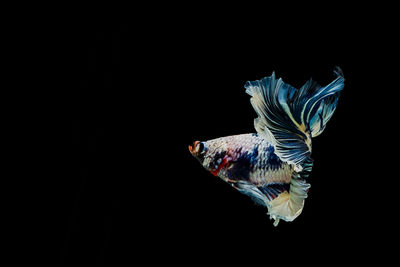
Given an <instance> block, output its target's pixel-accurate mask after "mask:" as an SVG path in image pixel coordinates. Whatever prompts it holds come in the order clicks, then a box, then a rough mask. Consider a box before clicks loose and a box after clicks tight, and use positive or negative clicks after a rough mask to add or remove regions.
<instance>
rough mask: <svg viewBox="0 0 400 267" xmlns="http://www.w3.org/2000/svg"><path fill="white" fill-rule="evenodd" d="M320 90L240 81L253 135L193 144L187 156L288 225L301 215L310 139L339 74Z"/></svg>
mask: <svg viewBox="0 0 400 267" xmlns="http://www.w3.org/2000/svg"><path fill="white" fill-rule="evenodd" d="M334 74H335V79H334V80H333V81H332V82H331V83H329V84H328V85H326V86H320V85H319V84H318V83H317V82H315V81H314V80H312V79H310V80H308V81H307V82H306V83H305V84H304V85H303V86H302V87H300V89H297V88H295V87H293V86H291V85H289V84H287V83H285V82H283V80H282V78H276V77H275V72H273V73H272V75H271V76H268V77H265V78H262V79H260V80H256V81H248V82H246V83H245V86H244V87H245V89H246V93H247V94H248V95H250V102H251V105H252V106H253V108H254V110H255V112H256V114H257V118H255V119H254V128H255V133H246V134H239V135H232V136H226V137H219V138H215V139H212V140H208V141H194V142H193V143H192V144H191V145H189V147H188V148H189V152H190V153H191V154H192V155H193V156H194V157H195V158H196V159H197V160H198V161H199V162H200V164H201V165H202V166H203V167H204V168H205V169H206V170H208V171H209V172H210V173H211V174H212V175H214V176H217V177H219V178H221V179H222V180H223V181H225V182H226V183H228V184H230V185H231V186H232V187H233V188H234V189H236V190H237V191H239V192H240V193H243V194H245V195H247V196H249V197H250V198H251V199H252V200H253V201H254V203H256V204H258V205H261V206H264V207H266V208H267V210H268V212H267V214H268V215H269V217H270V219H271V220H274V222H273V225H274V226H277V225H278V223H279V222H280V220H283V221H286V222H292V221H293V220H294V219H296V218H297V217H298V216H299V215H300V214H301V213H302V211H303V208H304V203H305V199H306V198H307V196H308V193H309V189H310V187H311V185H310V184H309V182H308V180H309V176H310V174H311V171H312V166H313V159H312V158H311V150H312V142H311V140H312V138H314V137H317V136H319V135H320V134H321V133H322V132H323V131H324V129H325V127H326V125H327V122H328V121H329V120H330V118H331V117H332V115H333V113H334V111H335V110H336V107H337V103H338V99H339V97H340V94H341V91H342V90H343V88H344V77H343V72H342V70H341V69H340V68H339V67H336V68H335V70H334Z"/></svg>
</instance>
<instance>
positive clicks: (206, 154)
mask: <svg viewBox="0 0 400 267" xmlns="http://www.w3.org/2000/svg"><path fill="white" fill-rule="evenodd" d="M189 151H190V153H191V154H192V156H194V157H195V158H196V159H197V160H198V161H199V162H200V164H201V165H203V167H204V168H205V169H206V170H208V171H210V172H212V173H213V172H215V171H216V170H217V169H218V166H219V165H220V164H221V162H222V161H223V158H224V156H225V155H226V147H225V146H224V144H223V143H221V142H218V141H216V140H209V141H195V142H193V144H192V145H189ZM214 175H215V174H214Z"/></svg>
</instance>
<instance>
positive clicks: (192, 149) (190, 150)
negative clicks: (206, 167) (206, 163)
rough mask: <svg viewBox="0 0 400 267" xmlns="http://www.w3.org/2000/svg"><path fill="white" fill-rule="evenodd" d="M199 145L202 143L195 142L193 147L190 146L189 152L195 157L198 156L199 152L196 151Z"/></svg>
mask: <svg viewBox="0 0 400 267" xmlns="http://www.w3.org/2000/svg"><path fill="white" fill-rule="evenodd" d="M198 143H200V141H194V142H193V146H191V145H189V152H190V153H191V154H192V155H193V156H196V155H197V152H198V151H196V146H197V144H198Z"/></svg>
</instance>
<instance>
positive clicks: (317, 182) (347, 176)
mask: <svg viewBox="0 0 400 267" xmlns="http://www.w3.org/2000/svg"><path fill="white" fill-rule="evenodd" d="M347 16H348V17H347V19H349V17H350V15H347ZM217 17H218V16H215V17H214V20H212V21H209V20H208V19H207V17H202V16H201V15H198V16H196V17H194V18H192V17H190V16H189V15H187V16H184V17H182V19H181V20H179V19H177V20H176V21H175V20H171V21H168V22H166V21H164V22H163V21H161V22H158V23H156V24H155V25H150V24H146V26H147V27H144V26H143V25H142V24H140V23H139V22H137V23H120V24H107V25H104V24H100V23H97V22H93V23H85V24H80V25H79V26H72V27H68V28H67V29H66V30H65V37H64V39H63V42H64V46H65V48H66V49H65V50H64V51H65V53H66V57H65V58H64V60H65V66H64V67H65V74H66V77H65V80H64V81H65V82H64V84H65V85H66V87H65V97H66V99H68V101H69V104H68V107H69V109H68V118H67V121H66V124H65V131H66V132H68V137H67V138H66V140H65V143H66V151H67V153H66V154H67V156H66V161H65V166H64V167H65V168H63V170H64V171H63V172H62V175H61V178H60V180H59V181H58V182H56V184H55V187H56V188H57V196H56V198H55V202H56V203H57V211H56V212H55V213H56V214H55V215H56V216H55V222H56V224H55V225H56V231H55V234H54V236H55V240H56V241H55V247H57V248H59V251H60V262H61V265H62V266H75V263H76V262H79V263H83V264H85V265H86V266H103V265H104V266H120V265H122V263H124V266H125V264H126V265H128V264H134V262H136V261H137V260H138V259H145V260H147V261H148V262H153V261H156V260H161V262H164V263H167V262H177V263H186V265H187V266H191V265H192V264H193V263H197V262H202V263H204V264H207V263H212V262H215V261H219V262H230V261H232V260H233V261H234V262H236V261H241V262H247V264H251V263H254V262H258V263H260V264H263V265H268V264H270V262H271V261H273V260H277V261H278V262H288V261H290V260H295V261H296V260H298V261H300V262H307V263H313V262H319V258H318V257H316V256H317V255H318V256H323V258H324V259H325V260H326V261H335V262H338V263H339V262H340V263H342V262H343V261H344V260H345V259H347V258H348V257H349V256H350V259H352V260H356V261H357V260H359V259H361V258H365V257H372V256H373V253H372V252H374V251H375V249H376V247H377V246H378V245H379V244H382V243H384V242H385V241H384V240H383V239H382V235H381V233H380V231H382V230H380V229H382V225H380V226H379V227H378V226H377V225H379V222H376V221H375V220H378V221H379V220H381V219H380V218H378V219H377V218H376V217H381V215H378V214H377V213H379V212H378V211H377V209H378V208H379V207H380V206H381V205H380V204H379V203H377V202H376V201H375V200H376V199H375V198H373V197H372V196H373V195H375V196H376V195H379V193H378V192H381V191H380V190H378V189H377V188H376V187H375V186H374V184H375V182H374V178H373V177H374V175H375V172H378V171H380V170H379V169H375V168H374V166H376V164H377V163H376V159H377V158H380V157H379V156H378V154H377V153H376V152H371V150H372V149H373V148H375V146H376V143H374V142H372V141H371V139H373V137H371V136H372V135H374V134H373V133H372V132H371V131H370V129H371V125H372V124H373V123H374V122H376V119H375V117H374V116H377V115H375V114H376V112H375V110H377V109H379V108H377V107H376V106H375V110H374V109H372V108H371V103H372V102H371V101H373V99H374V97H375V94H374V90H376V87H375V85H376V84H378V83H379V79H376V78H374V75H377V70H376V69H379V70H380V71H382V69H383V72H384V71H385V68H386V65H385V64H383V62H385V60H390V59H389V58H385V55H384V54H382V50H377V49H376V48H375V47H374V45H372V44H371V41H372V40H374V39H376V38H381V37H382V36H383V35H384V34H382V33H381V32H380V31H379V30H377V29H375V28H374V26H373V23H370V24H364V26H362V27H361V26H359V24H346V23H345V22H343V23H342V24H341V23H340V21H341V20H340V18H337V20H334V21H332V22H330V23H325V24H323V25H322V27H321V25H319V24H320V23H319V21H321V20H322V19H324V17H323V16H321V17H318V18H315V20H313V19H311V20H310V21H309V23H305V24H304V25H303V24H297V23H296V20H294V21H291V22H290V23H287V24H281V23H276V21H275V22H274V21H270V20H263V19H257V20H255V21H254V22H252V21H249V20H247V21H246V23H244V20H241V19H238V20H235V21H229V20H223V19H221V20H218V19H216V18H217ZM324 21H325V22H326V20H324ZM346 22H347V20H346ZM335 66H339V67H341V68H342V70H343V73H344V77H345V79H346V82H345V88H344V91H343V94H342V96H341V98H340V100H339V104H338V107H337V111H336V113H335V114H334V116H333V118H332V119H331V120H330V122H329V124H328V126H327V128H326V130H325V132H324V133H323V134H322V135H321V136H319V137H318V138H316V139H314V140H313V152H312V156H313V158H314V160H315V162H314V168H313V172H312V174H311V177H310V183H311V185H312V187H311V190H310V193H309V197H308V199H307V200H306V204H305V208H304V210H303V212H302V214H301V215H300V216H299V217H298V218H297V219H296V220H295V221H294V222H291V223H287V222H283V221H282V222H280V224H279V226H278V227H274V226H273V225H272V221H270V220H269V218H268V216H267V215H266V212H267V210H266V209H265V208H262V207H259V206H255V205H254V204H253V203H252V201H251V200H250V199H248V198H247V197H246V196H244V195H241V194H240V193H238V192H237V191H235V190H234V189H232V188H231V187H230V186H229V185H227V184H225V183H224V182H222V181H221V180H220V179H217V178H215V177H214V176H212V175H211V174H210V173H208V172H207V171H206V170H204V169H203V168H202V167H201V166H200V164H198V162H197V161H196V160H195V159H194V158H192V157H191V155H190V153H189V152H188V150H187V146H188V145H189V144H191V143H192V142H193V141H194V140H208V139H212V138H216V137H221V136H227V135H234V134H240V133H249V132H254V129H253V119H254V118H255V117H256V114H255V112H254V111H253V109H252V107H251V105H250V102H249V96H248V95H247V94H245V90H244V88H243V85H244V84H245V82H246V81H248V80H256V79H260V78H263V77H265V76H268V75H270V74H271V73H272V71H275V72H276V75H277V76H278V77H282V78H283V79H284V81H285V82H287V83H289V84H291V85H293V86H295V87H300V86H302V85H303V84H304V83H305V82H306V81H307V80H308V79H309V78H311V77H312V78H313V79H315V80H316V81H318V82H319V83H320V84H321V85H325V84H327V83H329V82H330V81H332V80H333V79H334V78H335V77H334V74H333V69H334V67H335ZM377 66H378V67H377ZM377 102H379V101H377ZM383 217H385V216H383ZM360 249H361V250H360ZM271 264H272V263H271Z"/></svg>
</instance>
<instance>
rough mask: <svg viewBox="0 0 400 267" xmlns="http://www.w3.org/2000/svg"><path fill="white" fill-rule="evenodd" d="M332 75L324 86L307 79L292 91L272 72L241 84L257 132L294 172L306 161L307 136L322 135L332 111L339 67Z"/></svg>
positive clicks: (340, 77)
mask: <svg viewBox="0 0 400 267" xmlns="http://www.w3.org/2000/svg"><path fill="white" fill-rule="evenodd" d="M335 74H336V75H337V78H336V79H335V80H334V81H332V82H331V83H330V84H328V85H327V86H324V87H321V86H320V85H318V84H317V83H316V82H314V81H313V80H310V81H308V82H306V84H304V85H303V86H302V87H301V88H300V89H296V88H294V87H292V86H291V85H288V84H285V83H284V82H283V81H282V79H281V78H279V79H276V78H275V73H272V75H271V76H270V77H266V78H263V79H261V80H258V81H253V82H247V83H246V85H245V88H246V93H248V94H249V95H250V96H252V98H251V100H250V101H251V104H252V105H253V108H254V109H255V111H256V113H257V114H258V118H256V119H255V121H254V125H255V128H256V130H257V132H258V133H259V134H260V135H261V136H263V137H264V138H266V139H267V140H268V141H270V142H272V144H274V146H275V152H276V153H277V154H278V155H279V157H280V158H281V159H282V160H284V161H286V162H288V163H291V164H294V165H295V170H296V171H298V172H299V171H301V170H302V169H303V165H304V163H305V161H306V160H308V159H309V158H310V155H311V137H316V136H318V135H319V134H321V133H322V132H323V130H324V129H325V127H326V123H327V122H328V121H329V119H330V118H331V117H332V115H333V112H334V111H335V109H336V105H337V101H338V99H339V95H340V91H341V90H342V89H343V87H344V78H343V75H342V72H341V70H340V69H339V68H337V70H336V71H335Z"/></svg>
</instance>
